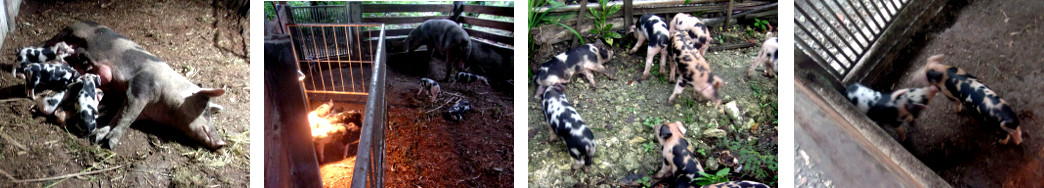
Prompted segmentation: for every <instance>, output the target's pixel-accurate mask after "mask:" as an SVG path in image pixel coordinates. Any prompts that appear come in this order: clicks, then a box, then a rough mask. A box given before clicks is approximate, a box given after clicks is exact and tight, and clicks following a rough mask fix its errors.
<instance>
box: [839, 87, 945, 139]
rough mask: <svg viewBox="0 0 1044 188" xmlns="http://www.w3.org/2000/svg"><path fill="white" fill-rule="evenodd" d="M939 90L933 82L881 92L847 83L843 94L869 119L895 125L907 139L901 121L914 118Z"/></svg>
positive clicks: (910, 121) (910, 120)
mask: <svg viewBox="0 0 1044 188" xmlns="http://www.w3.org/2000/svg"><path fill="white" fill-rule="evenodd" d="M938 91H939V90H938V89H937V88H936V87H935V86H927V87H923V88H905V89H899V90H896V91H894V92H892V93H881V92H878V91H874V90H873V89H870V88H869V87H866V86H864V85H862V84H859V83H853V84H849V85H848V87H847V92H846V94H845V96H846V97H848V100H849V101H850V102H852V104H854V105H856V107H857V108H858V109H859V110H860V111H861V112H863V113H864V114H866V116H867V117H869V118H870V119H871V120H874V121H875V122H877V123H879V124H887V125H891V126H892V127H895V128H896V133H898V134H899V140H906V132H905V130H903V126H902V124H903V123H912V122H914V120H915V119H917V117H918V116H920V114H921V111H923V110H924V109H926V108H927V107H928V102H930V101H931V99H932V97H934V96H935V94H936V93H937V92H938Z"/></svg>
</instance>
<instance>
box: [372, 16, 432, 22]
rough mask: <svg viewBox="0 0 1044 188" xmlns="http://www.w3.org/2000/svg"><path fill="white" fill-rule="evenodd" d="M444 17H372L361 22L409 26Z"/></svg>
mask: <svg viewBox="0 0 1044 188" xmlns="http://www.w3.org/2000/svg"><path fill="white" fill-rule="evenodd" d="M446 18H447V17H446V16H415V17H373V18H363V22H367V23H384V24H410V23H421V22H424V21H427V20H430V19H446Z"/></svg>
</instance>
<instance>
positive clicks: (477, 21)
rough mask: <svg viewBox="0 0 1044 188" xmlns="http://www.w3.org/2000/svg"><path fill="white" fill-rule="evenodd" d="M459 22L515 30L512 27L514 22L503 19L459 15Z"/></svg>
mask: <svg viewBox="0 0 1044 188" xmlns="http://www.w3.org/2000/svg"><path fill="white" fill-rule="evenodd" d="M461 23H463V24H470V25H476V26H482V27H488V28H496V29H500V30H504V31H514V30H515V29H514V27H515V24H514V23H511V22H505V21H499V20H490V19H482V18H475V17H467V16H463V17H461Z"/></svg>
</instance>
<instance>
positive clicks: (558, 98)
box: [543, 86, 595, 169]
mask: <svg viewBox="0 0 1044 188" xmlns="http://www.w3.org/2000/svg"><path fill="white" fill-rule="evenodd" d="M543 97H544V98H543V104H544V119H546V120H547V124H548V126H549V127H550V128H551V132H553V133H554V134H555V135H557V136H558V138H560V139H562V141H565V144H566V148H568V151H569V156H572V157H573V160H574V161H575V162H574V163H573V169H577V168H581V167H584V166H587V165H591V164H592V163H594V162H593V161H592V160H591V156H592V155H594V153H595V140H594V134H593V133H592V132H591V129H588V128H587V124H585V123H584V120H583V118H581V117H580V113H577V112H576V109H574V108H573V105H572V104H570V103H569V100H567V99H566V97H565V94H563V93H562V88H560V87H558V86H556V87H548V88H547V89H546V90H544V94H543Z"/></svg>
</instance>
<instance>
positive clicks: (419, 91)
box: [417, 86, 424, 95]
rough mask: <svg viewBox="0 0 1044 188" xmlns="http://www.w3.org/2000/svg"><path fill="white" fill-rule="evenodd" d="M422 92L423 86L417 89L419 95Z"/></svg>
mask: <svg viewBox="0 0 1044 188" xmlns="http://www.w3.org/2000/svg"><path fill="white" fill-rule="evenodd" d="M423 92H424V87H423V86H422V87H421V88H420V89H418V90H417V95H420V94H421V93H423Z"/></svg>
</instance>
